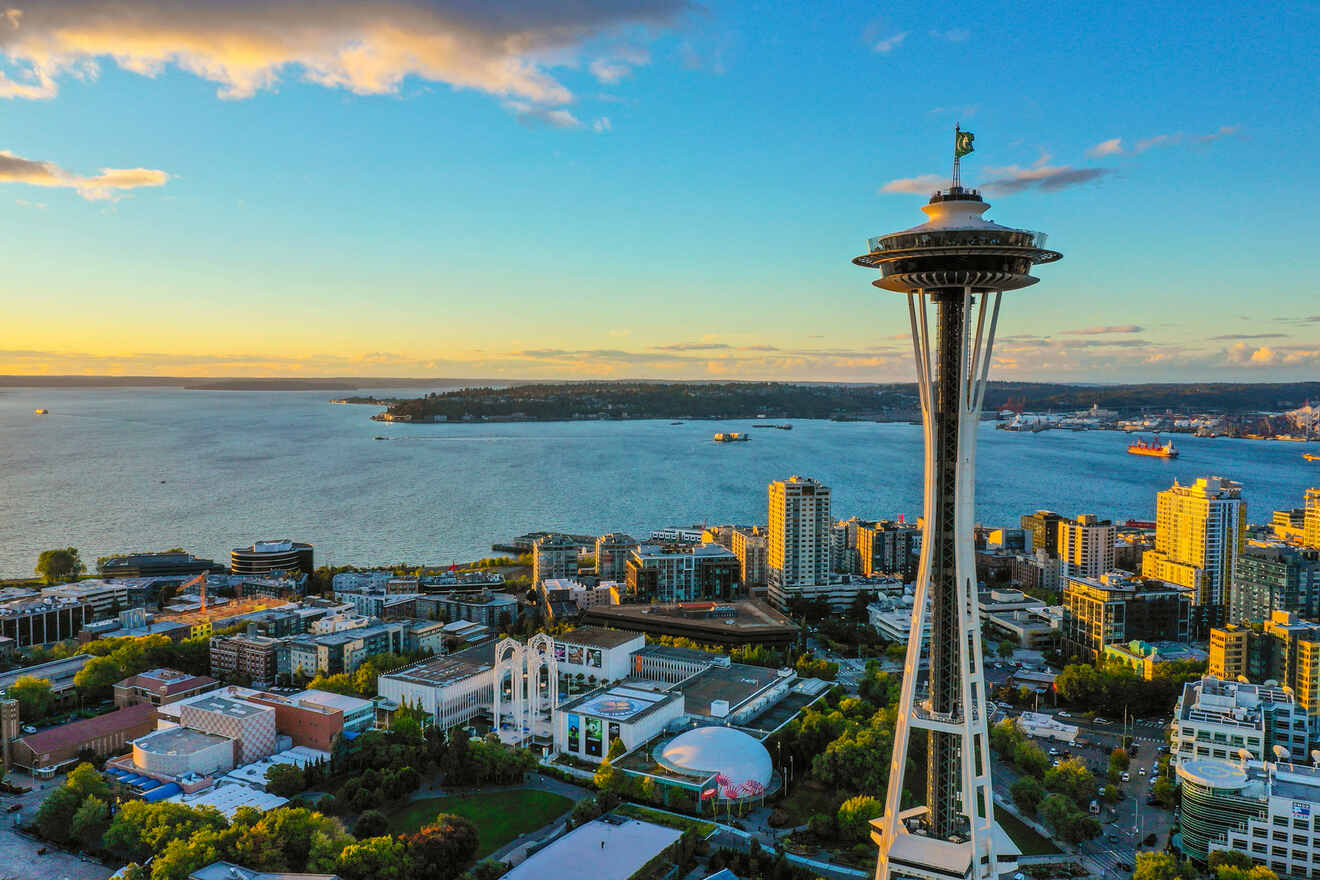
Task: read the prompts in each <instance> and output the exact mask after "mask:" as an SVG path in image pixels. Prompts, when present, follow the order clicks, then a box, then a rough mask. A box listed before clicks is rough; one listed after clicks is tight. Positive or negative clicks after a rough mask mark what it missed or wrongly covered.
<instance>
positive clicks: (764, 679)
mask: <svg viewBox="0 0 1320 880" xmlns="http://www.w3.org/2000/svg"><path fill="white" fill-rule="evenodd" d="M780 680H781V676H780V674H779V672H778V670H775V669H767V668H765V667H764V666H748V665H746V664H743V663H730V664H729V665H728V666H711V667H709V668H707V669H706V670H705V671H703V672H699V673H697V674H696V675H694V676H692V677H691V678H689V679H686V680H684V681H683V682H681V683H679V684H677V685H675V686H674V690H675V691H678V692H680V693H682V694H683V698H684V701H685V702H684V708H685V710H686V711H687V713H688V714H689V715H710V714H711V711H710V704H711V703H713V702H715V701H716V700H726V701H728V704H729V711H730V712H733V711H736V710H737V708H738V707H739V706H740V705H742V704H743V703H745V702H747V701H748V700H750V699H751V698H752V697H754V696H756V695H757V694H759V693H760V692H761V691H763V690H765V689H766V688H768V687H770V686H771V685H773V684H775V683H777V682H779V681H780Z"/></svg>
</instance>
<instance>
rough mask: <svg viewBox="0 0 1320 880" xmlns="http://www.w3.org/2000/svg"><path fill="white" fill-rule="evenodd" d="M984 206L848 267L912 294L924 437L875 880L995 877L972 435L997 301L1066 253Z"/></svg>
mask: <svg viewBox="0 0 1320 880" xmlns="http://www.w3.org/2000/svg"><path fill="white" fill-rule="evenodd" d="M964 134H965V133H961V132H960V133H959V136H960V137H961V136H963V135H964ZM968 137H970V136H968ZM960 143H961V142H960ZM968 151H970V150H968ZM988 207H989V206H988V205H986V204H985V203H984V202H983V201H982V200H981V197H980V194H979V193H976V192H975V191H974V190H965V189H963V188H962V187H961V186H957V185H955V186H953V187H951V188H950V189H949V190H947V191H943V192H940V193H936V194H935V196H934V197H932V199H931V202H930V204H928V205H927V206H926V207H925V208H924V209H923V210H924V211H925V212H926V213H927V215H928V216H930V218H931V219H930V222H928V223H925V224H922V225H921V226H918V227H915V228H913V229H910V230H906V231H904V232H899V233H894V234H892V235H889V236H882V237H879V238H876V239H872V240H871V243H870V244H871V250H870V252H869V253H867V254H865V255H863V256H861V257H858V258H857V259H856V260H854V261H853V262H855V263H857V264H858V265H861V266H866V267H868V268H876V269H880V270H881V272H882V273H883V274H882V277H881V278H880V280H878V281H876V282H875V285H876V286H877V287H880V288H882V289H885V290H893V291H896V292H902V293H906V294H907V298H908V317H909V323H910V325H911V330H912V352H913V360H914V363H915V367H916V378H917V392H918V397H919V399H920V403H921V414H922V431H923V433H924V436H925V489H924V498H923V508H924V513H925V518H924V531H923V537H922V545H921V559H920V564H919V566H918V571H917V581H916V585H915V593H914V597H913V600H914V601H913V608H912V627H911V638H910V639H909V640H908V648H907V657H906V662H905V668H904V674H903V683H902V687H901V689H900V692H899V706H898V720H897V725H896V728H895V734H894V752H893V757H892V759H891V762H890V768H889V789H888V792H887V793H886V797H885V812H884V815H883V816H882V817H880V818H878V819H876V820H874V821H873V822H872V838H873V839H874V840H875V842H876V843H877V844H878V845H879V847H880V854H879V859H878V862H877V866H876V877H877V880H890V878H917V880H948V878H949V877H950V876H956V877H964V878H969V880H970V878H975V880H996V878H998V858H997V856H998V854H997V852H996V846H995V839H994V801H993V797H992V788H991V780H990V744H989V731H988V728H987V721H988V714H987V701H986V685H985V674H984V663H983V659H982V650H981V625H980V623H981V622H980V614H979V611H978V608H977V602H976V597H977V591H976V586H977V580H976V556H975V551H974V546H973V534H972V532H973V529H974V525H975V518H974V517H975V503H974V502H975V499H974V489H975V467H976V432H977V427H978V425H979V422H980V416H981V407H982V403H983V401H984V398H985V386H986V379H987V376H988V374H989V369H990V362H991V358H992V355H993V349H994V337H995V331H996V329H997V327H998V323H999V304H1000V298H1001V295H1002V292H1003V291H1005V290H1016V289H1018V288H1021V287H1026V286H1028V285H1030V284H1033V283H1035V281H1036V279H1035V278H1033V277H1031V276H1030V274H1029V270H1030V267H1031V266H1032V265H1034V264H1036V263H1043V262H1052V261H1054V260H1057V259H1059V257H1060V255H1059V254H1058V253H1056V252H1053V251H1046V250H1044V249H1043V247H1041V246H1042V245H1043V243H1044V236H1043V235H1041V234H1040V233H1033V232H1028V231H1025V230H1016V229H1011V228H1008V227H1004V226H999V225H998V224H995V223H991V222H989V221H987V220H984V219H982V218H981V216H980V215H981V214H982V213H984V212H985V210H986V209H987V208H988ZM923 659H925V660H927V661H928V671H927V670H924V669H923V668H922V661H923ZM914 730H915V731H921V732H924V744H925V748H926V779H925V783H926V784H925V786H924V789H925V802H924V803H923V804H920V805H917V806H914V807H910V808H908V809H906V810H905V809H903V807H902V802H901V796H902V792H903V790H904V788H905V787H907V788H908V789H909V790H914V791H915V790H919V788H918V786H916V785H910V786H905V780H904V774H905V772H906V769H907V759H908V752H909V747H910V746H912V745H913V744H914V740H913V731H914ZM915 742H916V743H918V744H919V743H920V742H921V740H920V739H918V740H916V741H915Z"/></svg>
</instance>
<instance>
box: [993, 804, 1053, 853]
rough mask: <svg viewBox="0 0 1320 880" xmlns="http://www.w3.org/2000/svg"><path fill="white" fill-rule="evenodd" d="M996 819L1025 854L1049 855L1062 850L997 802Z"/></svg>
mask: <svg viewBox="0 0 1320 880" xmlns="http://www.w3.org/2000/svg"><path fill="white" fill-rule="evenodd" d="M995 821H996V822H998V823H999V827H1000V828H1003V829H1004V833H1005V834H1007V835H1008V836H1009V837H1011V838H1013V842H1014V843H1016V844H1017V845H1018V849H1020V850H1022V854H1023V855H1024V856H1048V855H1053V854H1054V853H1057V852H1062V850H1060V849H1059V848H1058V847H1057V846H1055V845H1054V844H1053V843H1051V842H1050V841H1049V840H1047V839H1046V838H1044V837H1041V836H1040V835H1039V834H1038V833H1036V832H1035V831H1034V830H1032V828H1031V827H1030V826H1029V825H1027V824H1026V823H1025V822H1023V821H1022V820H1021V819H1019V818H1018V817H1017V816H1014V815H1013V814H1012V813H1010V812H1009V811H1008V810H1005V809H1003V808H1002V807H1000V806H999V805H998V804H995Z"/></svg>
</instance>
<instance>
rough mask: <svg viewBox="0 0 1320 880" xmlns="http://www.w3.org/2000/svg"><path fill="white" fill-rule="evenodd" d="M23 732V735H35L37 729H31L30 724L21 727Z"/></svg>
mask: <svg viewBox="0 0 1320 880" xmlns="http://www.w3.org/2000/svg"><path fill="white" fill-rule="evenodd" d="M23 732H24V733H36V732H37V729H36V728H35V727H33V726H32V725H31V724H24V725H23Z"/></svg>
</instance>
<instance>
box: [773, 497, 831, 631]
mask: <svg viewBox="0 0 1320 880" xmlns="http://www.w3.org/2000/svg"><path fill="white" fill-rule="evenodd" d="M769 496H770V517H769V519H770V529H769V535H768V536H767V537H768V544H767V557H768V558H767V566H766V575H767V581H768V582H769V585H770V598H771V601H772V602H774V604H775V605H776V606H778V607H781V608H782V607H785V606H786V605H787V603H788V600H789V599H790V598H792V595H793V592H794V591H795V590H797V589H799V588H801V587H810V586H815V585H817V584H825V583H829V577H830V524H831V522H832V520H831V519H830V490H829V487H828V486H825V485H822V484H821V483H819V482H817V481H816V480H813V479H810V478H808V477H799V476H793V477H789V478H788V479H787V480H775V481H774V482H773V483H771V484H770V487H769Z"/></svg>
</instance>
